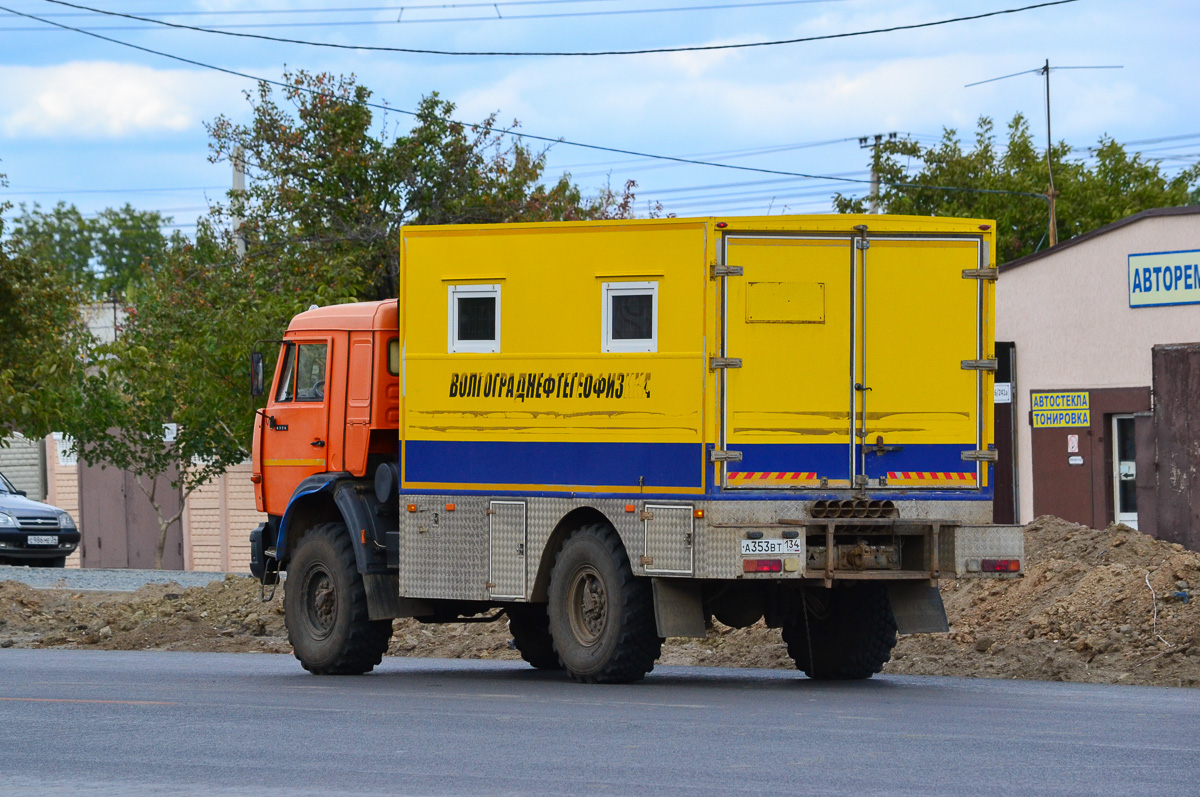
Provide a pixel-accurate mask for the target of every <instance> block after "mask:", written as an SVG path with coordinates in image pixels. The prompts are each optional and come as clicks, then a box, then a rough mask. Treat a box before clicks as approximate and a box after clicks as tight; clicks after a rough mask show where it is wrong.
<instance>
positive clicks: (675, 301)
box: [251, 215, 1024, 683]
mask: <svg viewBox="0 0 1200 797" xmlns="http://www.w3.org/2000/svg"><path fill="white" fill-rule="evenodd" d="M400 245H401V247H402V251H401V258H400V274H399V296H398V299H397V300H396V301H383V302H366V303H361V304H347V305H337V306H331V307H321V308H316V309H312V310H310V311H308V312H304V313H301V314H300V315H298V316H296V317H295V318H294V319H293V320H292V322H291V324H290V326H289V327H288V330H287V333H286V335H285V336H284V339H283V342H282V346H281V349H280V352H279V357H278V360H277V367H276V369H275V374H274V379H273V381H272V382H271V384H270V385H265V384H264V378H263V377H264V358H263V356H262V354H259V353H255V354H254V355H253V356H252V390H253V391H256V393H262V392H264V390H265V392H267V402H266V406H265V408H264V409H263V410H261V411H259V413H258V415H257V416H256V420H255V428H254V447H253V476H252V480H253V482H254V487H255V497H256V500H257V503H258V509H259V510H260V511H262V512H265V513H266V514H267V517H268V520H267V521H266V522H265V523H264V524H262V525H261V526H260V527H259V528H258V529H256V530H255V531H254V533H253V535H252V538H251V541H252V549H253V554H252V556H253V568H252V569H254V571H255V573H256V574H257V575H258V576H259V577H260V578H262V579H263V580H264V584H268V583H274V582H275V581H276V580H278V578H279V576H278V574H279V573H280V572H281V571H286V575H287V578H286V584H285V588H284V607H285V618H286V624H287V628H288V637H289V640H290V642H291V644H292V646H293V648H294V650H295V655H296V657H297V658H298V659H299V660H300V662H301V664H302V665H303V666H304V667H305V668H306V669H307V670H309V671H311V672H313V673H319V674H334V673H362V672H367V671H369V670H371V669H372V667H374V666H375V665H376V664H378V663H379V662H380V660H381V657H382V655H383V654H384V653H385V651H386V650H387V645H388V640H389V639H390V637H391V632H392V619H393V618H397V617H415V618H417V619H418V620H421V621H423V622H430V623H442V622H462V621H463V620H464V619H466V620H473V621H484V620H492V619H501V618H502V617H507V620H508V622H509V629H510V631H511V634H512V636H513V638H514V640H515V644H516V646H517V648H518V649H519V650H520V652H521V655H522V656H523V657H524V658H525V660H526V661H528V662H529V663H530V664H532V665H533V666H534V667H539V668H543V669H558V668H561V669H564V670H566V671H567V672H568V673H569V674H570V675H571V676H572V677H573V678H575V679H576V680H578V681H583V682H599V683H614V682H616V683H620V682H629V681H636V680H639V679H641V678H642V677H643V676H644V675H645V674H646V673H648V672H649V671H650V670H651V669H652V668H653V666H654V662H655V660H656V659H657V658H658V655H659V652H660V649H661V645H662V642H663V639H664V638H665V637H673V636H678V637H703V636H704V635H705V632H706V628H708V627H710V625H711V621H712V618H716V620H718V621H719V622H721V623H724V624H726V625H729V626H734V627H745V626H748V625H751V624H753V623H756V622H758V621H759V620H761V619H764V618H765V622H766V624H767V625H768V626H770V627H773V628H780V629H782V634H783V640H784V642H786V644H787V647H788V652H789V654H790V655H791V657H792V659H793V660H794V661H795V662H796V666H797V667H798V668H799V669H801V670H803V671H804V672H805V673H807V674H808V675H809V676H810V677H814V678H869V677H870V676H871V675H872V674H874V673H877V672H879V671H880V669H881V668H882V667H883V665H884V664H885V663H886V662H887V661H888V659H889V657H890V655H891V650H892V647H893V646H894V645H895V643H896V635H897V632H899V633H915V632H929V631H934V632H935V631H945V630H947V622H946V614H945V609H944V608H943V605H942V600H941V597H940V594H939V593H938V590H937V584H938V580H939V579H940V578H942V577H956V576H965V575H979V576H986V577H1015V576H1019V575H1021V571H1022V560H1023V552H1024V551H1023V537H1022V533H1021V530H1020V529H1019V528H1017V527H1012V526H995V525H990V521H991V518H992V489H993V488H992V485H993V483H994V477H993V474H992V473H991V471H990V468H989V465H990V464H991V463H993V462H994V461H995V458H996V453H995V449H994V447H993V445H992V435H993V429H992V391H993V387H992V383H993V375H994V371H995V368H996V360H995V353H994V342H993V330H994V326H995V325H994V318H993V309H994V307H995V280H996V269H995V267H994V266H993V262H994V257H995V228H994V223H993V222H990V221H981V220H967V219H948V218H924V217H904V216H852V215H826V216H821V215H815V216H790V217H789V216H771V217H757V218H754V217H746V218H730V219H727V220H720V219H716V218H700V219H652V220H635V221H602V222H567V223H534V224H482V225H456V226H425V227H422V226H410V227H406V228H404V229H403V230H402V231H401V242H400Z"/></svg>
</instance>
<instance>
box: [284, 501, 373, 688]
mask: <svg viewBox="0 0 1200 797" xmlns="http://www.w3.org/2000/svg"><path fill="white" fill-rule="evenodd" d="M287 576H288V577H287V580H286V581H285V582H284V590H283V609H284V615H283V617H284V624H285V625H286V626H287V631H288V642H290V643H291V645H292V651H293V654H294V655H295V656H296V658H297V659H298V660H299V661H300V664H302V665H303V666H304V669H306V670H308V671H309V672H311V673H313V674H314V675H360V674H362V673H365V672H370V671H371V670H372V668H374V667H375V665H376V664H378V663H379V662H380V661H381V660H382V659H383V654H384V653H385V652H386V651H387V646H388V640H390V639H391V636H392V621H391V620H371V619H370V618H369V616H368V614H367V594H366V590H365V589H364V588H363V581H362V576H360V575H359V573H358V567H357V565H356V564H355V562H354V548H353V545H352V543H351V542H350V535H349V534H348V533H347V531H346V526H345V524H344V523H323V524H321V525H319V526H315V527H314V528H312V529H310V530H309V532H308V533H307V534H305V535H304V536H303V537H302V538H300V544H299V545H298V546H297V548H296V553H295V555H294V556H292V559H291V562H290V563H289V564H288V568H287Z"/></svg>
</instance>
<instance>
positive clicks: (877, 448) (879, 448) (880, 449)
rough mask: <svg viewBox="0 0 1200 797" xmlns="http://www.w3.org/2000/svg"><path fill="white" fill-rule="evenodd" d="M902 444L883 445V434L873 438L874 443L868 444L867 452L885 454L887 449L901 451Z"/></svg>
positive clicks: (902, 448)
mask: <svg viewBox="0 0 1200 797" xmlns="http://www.w3.org/2000/svg"><path fill="white" fill-rule="evenodd" d="M903 450H904V446H896V445H890V446H889V445H884V442H883V435H879V436H878V437H876V438H875V445H873V446H870V447H869V448H868V449H867V452H868V453H870V454H886V453H887V452H888V451H903Z"/></svg>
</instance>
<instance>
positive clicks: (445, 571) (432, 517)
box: [400, 495, 488, 600]
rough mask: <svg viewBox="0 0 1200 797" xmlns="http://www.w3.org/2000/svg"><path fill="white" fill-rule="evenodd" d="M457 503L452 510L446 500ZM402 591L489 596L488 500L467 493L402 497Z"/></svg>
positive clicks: (461, 597) (466, 597) (441, 595)
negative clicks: (411, 508) (410, 506)
mask: <svg viewBox="0 0 1200 797" xmlns="http://www.w3.org/2000/svg"><path fill="white" fill-rule="evenodd" d="M447 503H453V504H454V505H455V508H454V511H453V512H447V511H446V504H447ZM407 504H414V505H416V507H417V511H416V512H407V511H406V512H403V513H401V514H403V515H404V519H403V521H402V523H401V528H400V594H401V595H403V596H405V597H409V598H456V599H459V600H487V599H488V591H487V586H486V584H487V577H488V522H487V518H488V515H487V508H488V505H487V499H486V498H482V497H474V496H462V495H442V496H437V495H415V496H401V498H400V505H401V506H402V507H404V506H406V505H407Z"/></svg>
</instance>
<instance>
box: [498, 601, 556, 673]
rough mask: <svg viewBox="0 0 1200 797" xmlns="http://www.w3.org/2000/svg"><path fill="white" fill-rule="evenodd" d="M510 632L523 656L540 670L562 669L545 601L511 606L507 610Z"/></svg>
mask: <svg viewBox="0 0 1200 797" xmlns="http://www.w3.org/2000/svg"><path fill="white" fill-rule="evenodd" d="M506 614H508V632H509V633H510V634H512V638H513V644H515V645H516V647H517V651H518V652H519V653H520V654H521V658H523V659H525V661H527V662H529V663H530V664H531V665H533V666H534V667H537V668H538V669H539V670H561V669H562V664H561V663H560V662H559V660H558V654H557V653H555V652H554V642H553V641H552V640H551V639H550V616H549V615H548V614H547V613H546V605H545V604H544V603H532V604H527V605H518V606H511V607H509V609H508V610H507V612H506Z"/></svg>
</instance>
